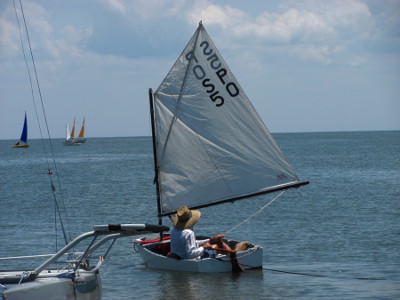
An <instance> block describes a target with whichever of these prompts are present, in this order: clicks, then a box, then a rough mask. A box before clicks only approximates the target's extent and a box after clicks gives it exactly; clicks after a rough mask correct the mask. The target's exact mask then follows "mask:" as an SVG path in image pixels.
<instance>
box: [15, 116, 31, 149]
mask: <svg viewBox="0 0 400 300" xmlns="http://www.w3.org/2000/svg"><path fill="white" fill-rule="evenodd" d="M28 147H29V145H28V121H27V119H26V112H25V120H24V126H23V127H22V133H21V138H20V139H19V141H18V142H17V143H16V144H15V145H14V146H13V148H28Z"/></svg>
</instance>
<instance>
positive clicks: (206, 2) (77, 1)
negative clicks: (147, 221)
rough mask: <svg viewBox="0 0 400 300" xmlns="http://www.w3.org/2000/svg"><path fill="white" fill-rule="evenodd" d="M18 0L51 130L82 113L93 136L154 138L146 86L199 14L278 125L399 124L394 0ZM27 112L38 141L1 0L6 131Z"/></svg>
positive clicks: (399, 56)
mask: <svg viewBox="0 0 400 300" xmlns="http://www.w3.org/2000/svg"><path fill="white" fill-rule="evenodd" d="M16 1H18V0H16ZM22 3H23V6H24V12H25V17H26V21H27V25H28V30H29V32H30V40H31V44H32V46H33V54H34V57H35V60H36V66H37V71H38V76H39V83H40V87H41V91H42V96H43V101H44V105H45V108H46V115H47V119H48V124H49V127H50V132H51V135H52V137H64V136H65V124H66V122H69V123H72V121H73V119H74V118H75V117H76V120H77V125H78V127H79V126H80V124H81V122H82V119H83V117H86V132H87V136H89V137H90V136H92V137H106V136H147V135H151V130H150V118H149V105H148V98H147V97H148V96H147V93H148V88H150V87H152V88H153V89H156V88H157V86H158V85H159V84H160V83H161V81H162V80H163V79H164V77H165V75H166V74H167V72H168V71H169V69H170V67H171V66H172V65H173V63H174V62H175V60H176V59H177V57H178V56H179V55H180V53H181V51H182V50H183V48H184V47H185V46H186V43H187V42H188V41H189V39H190V37H191V36H192V34H193V33H194V31H195V30H196V28H197V25H198V22H199V21H200V20H202V21H203V24H204V26H205V28H206V30H207V32H208V33H209V35H210V36H211V38H212V39H213V41H214V43H215V44H216V46H217V47H218V49H219V51H220V53H221V55H222V56H223V57H224V59H225V61H226V62H227V64H228V65H229V67H230V69H231V71H232V72H233V73H234V75H235V77H236V78H237V80H238V82H239V83H240V85H241V86H242V88H243V89H244V91H245V92H246V94H247V95H248V97H249V98H250V100H251V101H252V103H253V105H254V106H255V108H256V110H257V111H258V112H259V114H260V116H261V118H262V119H263V121H264V122H265V123H266V125H267V127H268V128H269V129H270V131H271V132H273V133H274V132H319V131H353V130H400V1H399V0H396V1H394V0H392V1H391V0H382V1H367V0H366V1H361V0H345V1H322V0H321V1H317V0H302V1H291V0H289V1H285V0H283V1H263V0H260V1H252V0H249V1H239V0H233V1H228V0H198V1H189V0H186V1H185V0H169V1H160V0H140V1H139V0H132V1H122V0H96V1H95V0H69V1H65V0H36V1H35V0H29V1H28V0H23V2H22ZM17 4H18V3H17ZM19 16H20V17H21V15H19ZM20 21H22V19H20ZM36 100H37V101H39V98H38V96H37V95H36ZM37 103H38V105H40V102H37ZM24 111H27V114H28V121H29V125H30V126H29V127H30V128H29V130H30V137H31V138H38V137H39V133H38V129H37V128H38V125H37V121H36V116H35V112H34V106H33V102H32V96H31V90H30V84H29V78H28V73H27V70H26V66H25V61H24V58H23V53H22V49H21V44H20V40H19V33H18V25H17V20H16V17H15V12H14V6H13V2H12V0H2V1H0V139H18V138H19V135H20V132H21V128H22V122H23V115H24Z"/></svg>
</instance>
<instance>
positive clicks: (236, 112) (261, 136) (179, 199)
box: [134, 22, 309, 272]
mask: <svg viewBox="0 0 400 300" xmlns="http://www.w3.org/2000/svg"><path fill="white" fill-rule="evenodd" d="M149 99H150V100H149V101H150V111H151V120H152V122H151V123H152V137H153V150H154V166H155V167H154V169H155V185H156V191H157V209H158V218H159V223H160V224H162V217H166V216H169V217H173V216H174V215H175V213H176V212H177V210H178V208H179V207H181V206H188V207H189V208H190V209H198V208H203V207H208V206H212V205H222V204H224V203H227V202H233V201H237V200H241V199H245V198H250V197H255V196H259V195H263V194H267V193H273V192H277V191H282V192H283V191H284V190H286V189H290V188H298V187H300V186H302V185H305V184H308V183H309V182H308V181H300V180H299V178H298V176H297V175H296V173H295V170H294V169H293V167H292V166H291V165H290V164H289V162H288V161H287V160H286V158H285V157H284V155H283V153H282V151H281V150H280V149H279V147H278V145H277V143H276V142H275V140H274V139H273V137H272V136H271V134H270V133H269V131H268V129H267V128H266V126H265V125H264V123H263V122H262V120H261V118H260V117H259V115H258V113H257V112H256V111H255V109H254V107H253V106H252V104H251V103H250V101H249V99H248V98H247V96H246V94H245V93H244V91H243V89H242V88H241V87H240V85H239V84H238V82H237V80H236V79H235V77H234V76H233V74H232V72H231V71H230V69H229V68H228V65H227V64H226V62H225V61H224V60H223V58H222V56H221V54H220V53H219V51H218V50H217V48H216V47H215V45H214V43H213V41H212V40H211V38H210V36H209V35H208V33H207V32H206V30H205V28H204V26H203V24H202V23H201V22H200V24H199V26H198V28H197V30H196V32H195V33H194V35H193V36H192V37H191V39H190V41H189V42H188V44H187V45H186V47H185V49H184V50H183V52H182V54H181V55H180V56H179V58H178V59H177V61H176V62H175V64H174V65H173V66H172V68H171V70H170V71H169V73H168V74H167V76H166V77H165V79H164V80H163V81H162V83H161V85H160V86H159V87H158V89H157V90H156V91H155V93H154V94H153V91H152V90H151V89H150V90H149ZM242 203H244V202H242ZM224 217H225V218H230V215H229V214H227V215H224ZM232 218H233V216H232ZM197 238H200V239H202V238H205V237H197ZM226 242H227V243H228V244H229V245H230V246H231V248H232V249H235V248H236V246H237V245H238V243H239V241H236V240H226ZM169 243H170V240H169V236H168V234H164V235H163V236H160V237H157V236H147V237H142V238H139V239H136V240H134V244H135V249H136V251H138V252H139V253H140V255H141V257H142V259H143V261H144V263H145V265H146V266H147V267H149V268H154V269H166V270H175V271H188V272H231V271H234V269H235V266H236V267H237V264H239V266H240V267H241V269H244V270H245V269H253V268H261V267H262V258H263V247H262V246H260V245H253V244H251V243H249V245H248V248H247V249H243V251H235V253H234V254H235V256H236V257H234V256H232V254H226V255H219V256H217V259H215V258H202V259H174V258H169V257H168V256H166V254H167V253H168V251H169V249H170V245H169ZM236 269H237V268H236Z"/></svg>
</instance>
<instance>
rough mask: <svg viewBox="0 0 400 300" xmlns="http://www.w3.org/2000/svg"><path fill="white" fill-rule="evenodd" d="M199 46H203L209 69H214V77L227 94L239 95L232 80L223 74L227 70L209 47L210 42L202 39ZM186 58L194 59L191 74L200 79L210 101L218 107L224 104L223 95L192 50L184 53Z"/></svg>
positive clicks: (226, 72)
mask: <svg viewBox="0 0 400 300" xmlns="http://www.w3.org/2000/svg"><path fill="white" fill-rule="evenodd" d="M200 48H203V51H202V53H203V55H204V56H206V57H207V62H208V63H209V65H210V67H211V69H213V70H215V75H216V77H217V78H218V79H219V81H220V82H221V84H222V85H223V86H224V87H225V89H226V91H227V92H228V94H229V96H231V97H236V96H237V95H239V88H238V86H237V85H236V83H235V82H232V81H230V82H227V80H226V78H225V76H226V75H227V74H228V71H227V70H226V69H225V68H223V67H222V62H221V60H220V59H219V57H218V55H217V54H216V53H214V51H213V49H211V48H210V44H209V43H208V42H207V41H203V42H201V43H200ZM186 59H187V60H189V61H190V60H191V59H194V61H195V63H196V65H195V66H194V67H193V68H192V71H193V74H194V76H195V77H196V78H197V79H198V80H201V83H202V86H203V87H204V88H205V91H206V92H207V94H208V95H209V97H210V99H211V101H212V102H214V103H215V106H217V107H220V106H222V105H224V103H225V99H224V97H223V96H222V94H221V93H220V91H219V90H218V89H217V86H216V84H215V82H213V81H212V80H211V79H210V78H209V77H210V76H208V75H207V73H206V71H205V70H204V68H203V66H202V65H201V64H200V63H199V60H198V59H197V57H196V55H195V54H194V53H193V51H190V52H189V53H188V54H186ZM214 79H215V76H214Z"/></svg>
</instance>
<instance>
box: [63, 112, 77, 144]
mask: <svg viewBox="0 0 400 300" xmlns="http://www.w3.org/2000/svg"><path fill="white" fill-rule="evenodd" d="M64 145H65V146H79V145H80V143H78V142H77V141H76V140H75V119H74V125H73V126H72V130H71V132H69V127H68V123H67V125H66V138H65V141H64Z"/></svg>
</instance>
